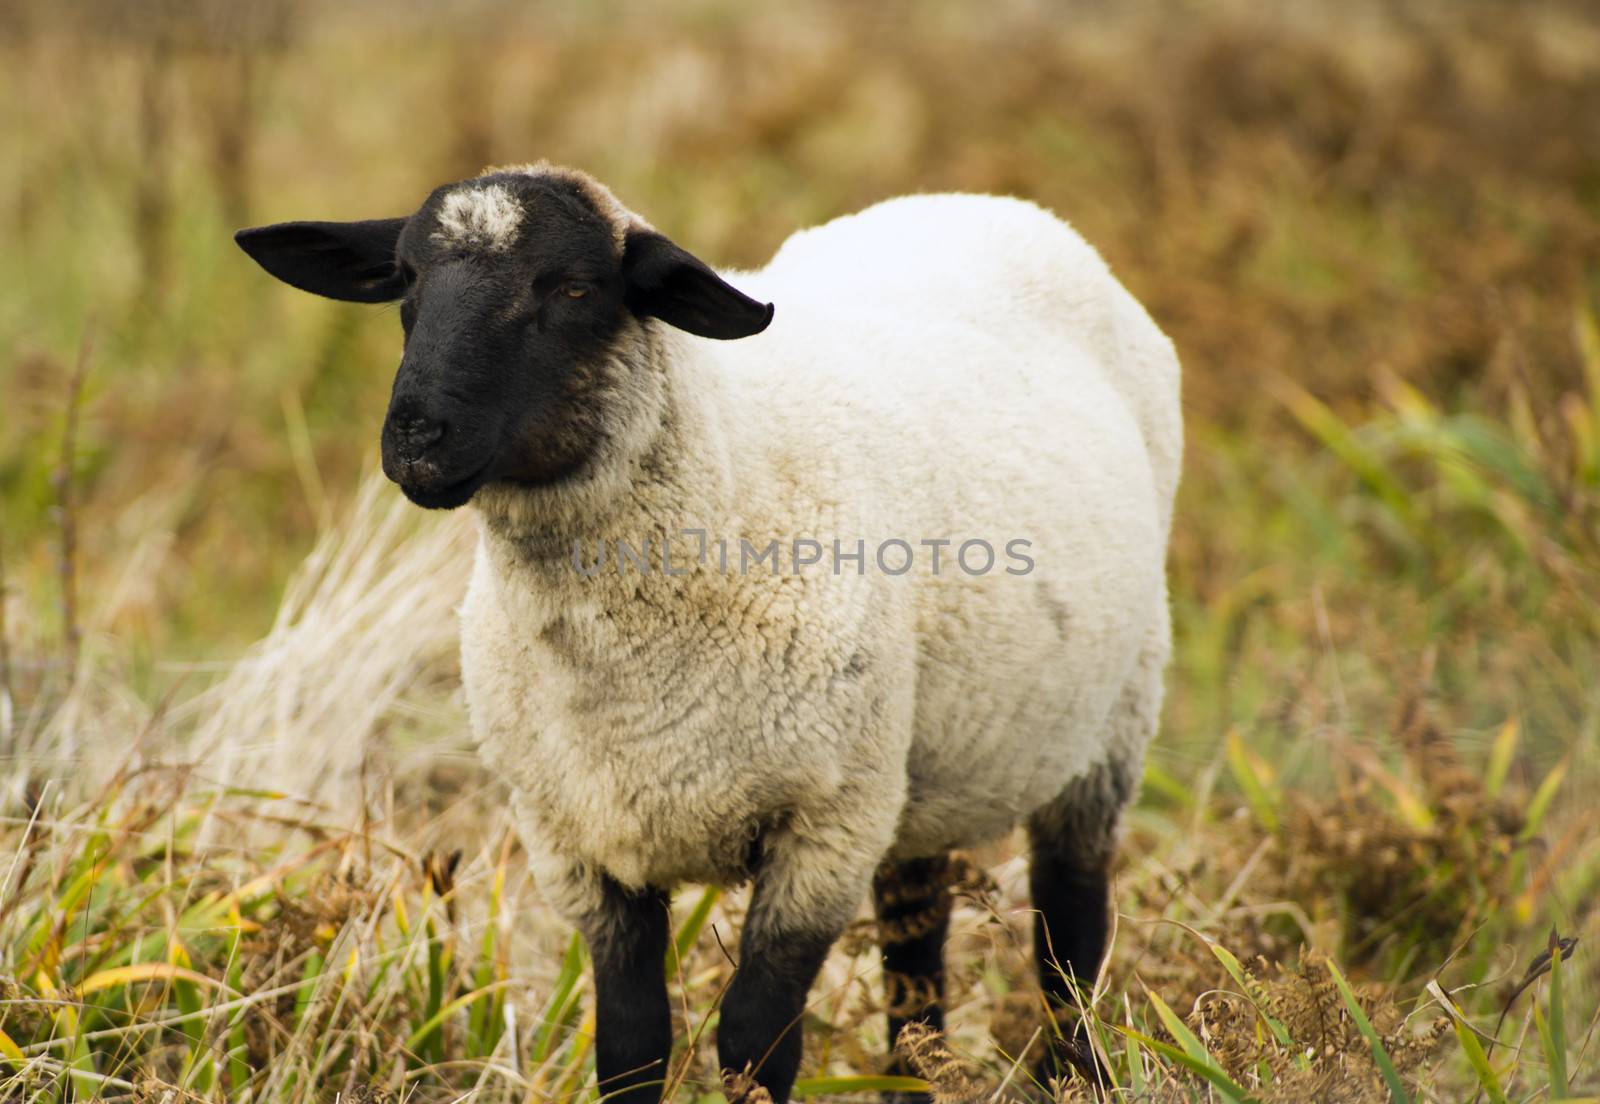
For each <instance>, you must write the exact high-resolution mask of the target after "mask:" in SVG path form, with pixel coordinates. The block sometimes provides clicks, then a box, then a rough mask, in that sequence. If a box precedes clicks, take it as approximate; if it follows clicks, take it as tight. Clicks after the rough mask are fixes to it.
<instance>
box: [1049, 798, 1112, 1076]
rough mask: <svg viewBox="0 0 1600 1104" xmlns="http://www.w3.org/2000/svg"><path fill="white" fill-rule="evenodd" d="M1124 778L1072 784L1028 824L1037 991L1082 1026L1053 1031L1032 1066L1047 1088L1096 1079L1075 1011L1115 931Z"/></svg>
mask: <svg viewBox="0 0 1600 1104" xmlns="http://www.w3.org/2000/svg"><path fill="white" fill-rule="evenodd" d="M1130 790H1131V786H1130V785H1129V783H1128V781H1127V779H1126V776H1125V773H1124V772H1121V771H1115V770H1113V769H1112V768H1110V767H1109V766H1101V767H1098V768H1096V769H1095V770H1094V771H1091V772H1090V773H1089V774H1088V775H1087V776H1085V777H1084V778H1081V779H1079V780H1078V781H1077V782H1074V783H1073V784H1072V785H1071V786H1069V787H1068V788H1067V791H1066V792H1065V793H1063V794H1062V795H1061V797H1059V798H1057V799H1056V801H1055V802H1054V803H1052V804H1051V805H1049V806H1046V807H1045V808H1044V809H1042V810H1040V811H1039V812H1038V813H1036V814H1034V816H1033V817H1032V818H1031V819H1030V820H1029V822H1028V835H1029V839H1030V842H1031V844H1032V855H1031V861H1030V866H1029V871H1028V875H1029V877H1028V882H1029V889H1030V891H1031V893H1032V895H1033V907H1034V915H1033V954H1034V961H1035V963H1036V965H1037V967H1038V970H1039V987H1040V989H1042V990H1043V991H1044V996H1045V1004H1046V1008H1047V1009H1048V1012H1049V1014H1050V1016H1051V1017H1052V1018H1053V1019H1054V1020H1055V1022H1056V1023H1057V1024H1058V1025H1066V1024H1069V1023H1071V1022H1072V1021H1073V1020H1075V1019H1076V1020H1077V1025H1076V1028H1075V1029H1073V1030H1069V1031H1068V1033H1067V1034H1066V1035H1065V1036H1063V1037H1057V1036H1055V1035H1054V1034H1053V1033H1052V1034H1050V1035H1049V1036H1047V1038H1048V1039H1049V1040H1050V1041H1049V1042H1048V1043H1047V1044H1046V1046H1045V1049H1044V1053H1043V1054H1042V1055H1041V1056H1040V1058H1039V1059H1038V1060H1036V1061H1035V1062H1034V1064H1033V1072H1034V1076H1035V1078H1036V1079H1037V1080H1038V1081H1039V1083H1040V1084H1041V1085H1047V1084H1049V1079H1050V1078H1051V1077H1064V1076H1066V1075H1067V1074H1068V1072H1069V1070H1070V1069H1071V1068H1073V1067H1075V1068H1077V1070H1078V1071H1079V1072H1080V1073H1082V1074H1083V1075H1084V1076H1085V1077H1087V1078H1088V1079H1090V1080H1091V1081H1092V1080H1095V1079H1096V1071H1095V1067H1094V1057H1093V1052H1092V1050H1091V1049H1090V1048H1089V1047H1088V1045H1087V1039H1086V1038H1085V1031H1084V1027H1083V1023H1082V1020H1081V1019H1078V1017H1077V1009H1079V1008H1080V1007H1081V1006H1082V1004H1083V1003H1086V1002H1087V999H1088V994H1089V990H1090V989H1091V988H1092V987H1093V986H1094V980H1095V975H1096V974H1098V973H1099V970H1100V960H1101V958H1103V957H1104V955H1105V950H1106V937H1107V934H1108V932H1109V926H1110V904H1111V885H1110V864H1111V853H1112V841H1113V838H1114V834H1115V831H1114V830H1115V826H1116V822H1117V817H1118V814H1119V813H1120V812H1121V810H1122V805H1123V803H1124V801H1125V799H1126V796H1127V794H1128V793H1129V792H1130Z"/></svg>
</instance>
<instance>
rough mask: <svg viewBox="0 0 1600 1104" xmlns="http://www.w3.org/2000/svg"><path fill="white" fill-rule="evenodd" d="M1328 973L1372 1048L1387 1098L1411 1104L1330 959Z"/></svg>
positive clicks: (1342, 977)
mask: <svg viewBox="0 0 1600 1104" xmlns="http://www.w3.org/2000/svg"><path fill="white" fill-rule="evenodd" d="M1328 973H1329V974H1330V975H1332V977H1333V984H1334V985H1335V986H1336V987H1338V990H1339V996H1340V997H1342V998H1343V999H1344V1006H1345V1008H1347V1009H1349V1011H1350V1018H1351V1019H1352V1020H1354V1021H1355V1024H1356V1030H1357V1031H1359V1032H1361V1037H1362V1038H1363V1039H1365V1040H1366V1041H1367V1046H1369V1047H1371V1048H1372V1060H1373V1061H1374V1062H1376V1063H1377V1065H1378V1072H1379V1073H1381V1074H1382V1075H1383V1081H1384V1084H1386V1085H1388V1086H1389V1096H1390V1097H1391V1098H1392V1099H1393V1100H1394V1102H1395V1104H1411V1097H1410V1095H1409V1094H1408V1093H1407V1092H1406V1087H1405V1085H1403V1084H1402V1083H1401V1081H1400V1074H1399V1073H1397V1072H1395V1068H1394V1062H1393V1061H1392V1060H1390V1058H1389V1052H1388V1051H1387V1050H1385V1049H1384V1047H1383V1040H1382V1039H1380V1038H1378V1033H1377V1031H1375V1030H1374V1029H1373V1027H1372V1021H1371V1020H1369V1019H1367V1014H1366V1013H1365V1012H1363V1011H1361V1004H1360V1002H1358V1001H1357V1000H1356V994H1355V991H1354V990H1353V989H1351V988H1350V983H1349V982H1348V981H1346V980H1345V977H1344V974H1343V973H1342V972H1340V970H1339V967H1338V964H1337V963H1335V962H1334V961H1333V959H1331V958H1330V959H1328Z"/></svg>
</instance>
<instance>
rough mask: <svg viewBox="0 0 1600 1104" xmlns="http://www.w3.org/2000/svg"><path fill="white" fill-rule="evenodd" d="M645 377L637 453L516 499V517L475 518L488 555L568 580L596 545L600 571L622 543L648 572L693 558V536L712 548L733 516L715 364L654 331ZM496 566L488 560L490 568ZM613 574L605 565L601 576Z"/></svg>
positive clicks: (671, 333)
mask: <svg viewBox="0 0 1600 1104" xmlns="http://www.w3.org/2000/svg"><path fill="white" fill-rule="evenodd" d="M645 349H646V350H647V357H648V361H649V364H648V368H645V369H643V370H648V371H650V372H652V373H654V374H655V375H656V378H657V379H658V380H659V391H658V401H657V402H656V403H655V404H654V409H652V410H650V411H648V412H645V413H644V416H643V419H642V420H643V421H645V422H647V424H644V425H640V426H636V427H630V428H631V429H633V430H634V431H635V432H638V433H639V435H640V436H639V438H638V439H639V441H640V442H641V443H640V445H639V446H638V448H637V449H636V451H635V452H634V453H633V455H631V456H630V457H628V458H627V459H626V460H624V461H621V462H620V463H619V464H618V465H617V467H616V468H615V469H613V470H611V471H608V472H603V473H601V474H600V475H598V476H597V477H596V478H595V479H593V480H592V481H591V482H590V483H589V484H588V485H584V486H578V487H574V488H570V489H564V490H562V491H561V492H560V493H558V494H552V493H551V492H549V491H544V490H530V491H527V492H522V493H519V494H518V499H519V501H518V502H517V503H516V506H517V508H516V509H515V511H514V512H512V511H508V512H505V513H496V514H493V515H491V514H488V513H480V516H481V518H482V531H483V533H484V537H485V539H486V540H487V541H489V542H490V543H491V544H492V545H493V546H495V551H497V552H499V553H500V554H501V556H504V557H506V559H505V560H502V562H510V561H514V562H517V563H519V564H521V565H523V566H540V567H543V568H546V569H548V570H554V571H559V572H574V571H576V570H577V569H578V564H579V563H585V562H586V563H588V564H589V565H591V566H592V565H593V563H594V561H595V558H596V553H597V549H598V548H599V546H600V544H601V542H603V543H604V545H605V548H606V554H607V556H608V561H609V558H610V557H615V556H616V555H618V554H620V551H621V545H622V544H623V543H626V544H627V545H628V547H629V550H630V551H633V552H640V551H641V550H642V549H644V548H645V546H646V545H648V548H649V556H650V558H651V561H652V567H653V569H656V570H660V569H661V568H662V567H663V555H664V551H663V549H664V545H663V540H665V541H666V542H668V544H667V546H666V547H667V549H668V551H667V553H666V554H667V555H668V561H667V563H668V565H669V566H670V564H671V563H676V562H680V558H681V557H682V556H685V555H689V556H692V555H693V554H694V551H695V549H696V540H697V538H696V537H694V536H693V535H692V534H693V533H694V532H696V531H699V532H702V533H704V534H706V536H707V537H708V538H709V539H711V540H715V539H716V538H717V536H718V535H720V534H721V533H723V532H725V531H726V523H727V521H728V519H729V518H730V517H731V515H732V507H731V504H730V503H731V498H732V482H733V472H732V464H731V458H730V444H731V442H730V440H729V437H728V433H727V429H728V425H729V422H728V418H727V416H726V415H725V414H724V411H723V404H724V400H725V399H726V397H727V396H726V392H725V388H724V386H723V381H722V379H721V378H720V374H721V364H720V362H719V361H718V360H715V359H712V358H708V357H704V356H698V355H696V353H697V352H698V350H693V351H691V350H689V349H687V348H685V339H684V338H682V337H681V336H680V335H679V334H678V333H677V331H675V330H667V329H665V328H664V327H663V328H659V329H655V330H654V331H653V332H652V333H651V334H650V336H649V340H648V341H647V343H646V345H645ZM501 556H496V557H495V558H496V559H497V560H500V559H501ZM615 571H616V567H615V566H613V565H612V564H611V563H610V562H608V564H607V573H614V572H615Z"/></svg>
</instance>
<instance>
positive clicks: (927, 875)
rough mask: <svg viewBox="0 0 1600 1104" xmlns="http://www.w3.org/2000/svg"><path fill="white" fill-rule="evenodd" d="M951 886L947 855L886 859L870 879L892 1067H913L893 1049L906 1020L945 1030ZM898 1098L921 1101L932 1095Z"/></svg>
mask: <svg viewBox="0 0 1600 1104" xmlns="http://www.w3.org/2000/svg"><path fill="white" fill-rule="evenodd" d="M949 887H950V860H949V857H948V856H944V855H940V856H938V857H937V858H932V859H912V860H909V861H907V862H899V863H884V864H883V865H882V866H880V867H879V868H878V872H877V874H876V875H875V876H874V877H873V879H872V904H873V910H874V912H876V913H877V917H878V931H879V941H880V943H881V944H882V947H883V985H884V1004H885V1006H886V1007H887V1009H888V1013H889V1053H890V1055H891V1062H890V1066H889V1072H891V1073H895V1074H910V1073H911V1072H912V1071H910V1070H909V1069H906V1068H905V1065H904V1062H903V1060H902V1059H901V1058H900V1057H899V1056H898V1055H896V1054H895V1049H894V1048H895V1043H896V1042H898V1041H899V1038H900V1032H901V1031H902V1030H903V1029H904V1028H905V1026H906V1025H907V1024H908V1023H922V1024H927V1025H928V1026H929V1027H931V1028H933V1029H934V1030H935V1031H943V1030H944V1008H943V1002H944V939H945V934H946V933H947V932H948V931H949V929H950V893H949ZM899 1099H901V1100H904V1101H917V1102H918V1104H922V1102H925V1101H927V1100H928V1097H927V1096H925V1095H917V1096H901V1097H899Z"/></svg>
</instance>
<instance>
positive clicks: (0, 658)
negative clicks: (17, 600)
mask: <svg viewBox="0 0 1600 1104" xmlns="http://www.w3.org/2000/svg"><path fill="white" fill-rule="evenodd" d="M6 592H7V588H6V546H5V542H4V541H0V752H3V751H4V749H5V748H6V747H7V745H8V744H9V742H10V737H11V711H12V709H14V708H15V707H16V700H17V696H16V693H15V691H13V689H12V687H11V634H10V633H9V632H8V631H7V629H8V628H9V626H8V625H7V624H6Z"/></svg>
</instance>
